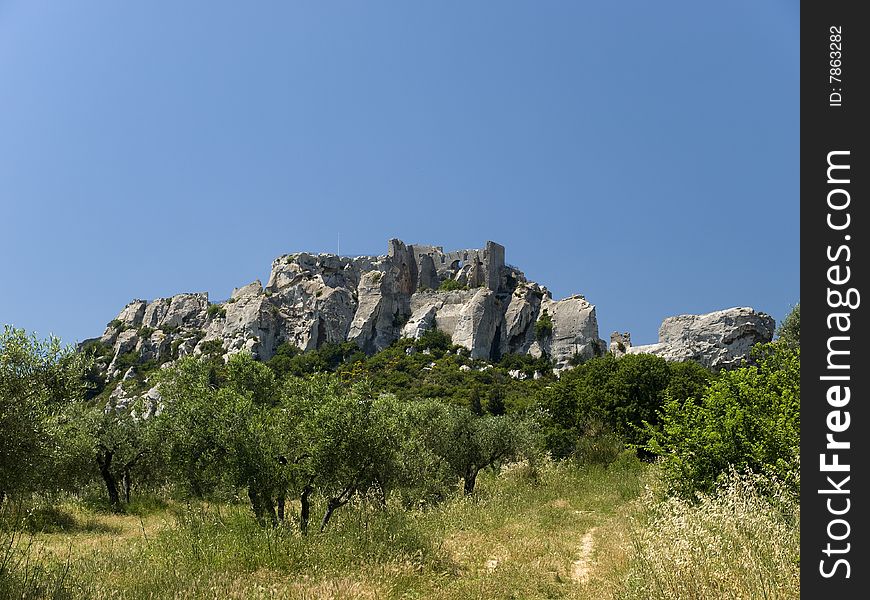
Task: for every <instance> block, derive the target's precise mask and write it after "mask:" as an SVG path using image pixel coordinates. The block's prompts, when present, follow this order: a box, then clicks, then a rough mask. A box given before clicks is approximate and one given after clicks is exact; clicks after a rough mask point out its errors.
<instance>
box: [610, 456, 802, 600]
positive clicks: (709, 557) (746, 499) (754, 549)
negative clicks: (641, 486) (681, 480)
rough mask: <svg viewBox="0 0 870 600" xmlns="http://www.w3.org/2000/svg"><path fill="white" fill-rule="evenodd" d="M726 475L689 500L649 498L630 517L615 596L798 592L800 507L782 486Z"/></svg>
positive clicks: (749, 597) (748, 596) (738, 596)
mask: <svg viewBox="0 0 870 600" xmlns="http://www.w3.org/2000/svg"><path fill="white" fill-rule="evenodd" d="M757 484H758V481H757V479H756V478H753V477H750V476H741V475H737V474H735V473H732V474H731V475H730V476H729V477H728V478H727V479H726V481H725V482H724V483H723V484H722V485H721V486H720V487H719V489H718V491H717V493H716V494H714V495H711V496H702V497H700V498H699V502H698V503H697V504H695V503H689V502H686V501H684V500H680V499H677V498H670V499H667V500H665V501H662V502H655V501H653V500H654V498H653V497H652V495H651V494H650V495H647V498H649V500H650V504H649V506H650V509H649V510H648V511H647V512H645V513H644V514H643V515H642V516H639V517H638V518H636V519H635V526H634V530H633V540H632V542H633V547H632V553H631V556H630V559H629V565H630V566H629V570H628V574H627V577H626V581H625V586H624V588H623V590H622V591H621V592H620V593H618V594H617V597H618V598H625V599H628V598H632V599H633V598H637V599H641V598H643V599H644V600H647V599H662V600H664V599H668V600H671V599H681V598H692V599H694V598H699V599H701V598H732V599H735V600H743V599H745V600H755V599H758V598H763V599H767V600H774V599H786V598H799V597H800V565H799V560H800V530H799V523H800V506H799V504H798V500H797V498H795V497H793V496H792V495H791V493H790V492H788V491H787V490H786V488H785V487H784V486H779V485H777V484H776V482H775V481H774V482H771V481H765V482H764V486H765V487H766V488H768V489H769V490H770V489H772V493H771V494H770V495H769V496H762V495H761V494H760V493H759V492H758V487H757Z"/></svg>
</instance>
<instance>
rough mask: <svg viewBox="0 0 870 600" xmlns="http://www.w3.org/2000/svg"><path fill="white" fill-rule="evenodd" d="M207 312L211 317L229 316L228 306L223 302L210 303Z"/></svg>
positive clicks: (221, 317)
mask: <svg viewBox="0 0 870 600" xmlns="http://www.w3.org/2000/svg"><path fill="white" fill-rule="evenodd" d="M205 312H206V314H207V315H208V317H209V318H210V319H223V318H224V317H226V316H227V308H226V307H225V306H223V305H222V304H209V305H208V308H207V309H206V311H205Z"/></svg>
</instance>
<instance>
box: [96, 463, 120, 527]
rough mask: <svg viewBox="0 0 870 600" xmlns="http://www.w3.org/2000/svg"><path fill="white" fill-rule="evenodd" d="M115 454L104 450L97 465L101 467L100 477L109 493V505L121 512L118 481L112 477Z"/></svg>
mask: <svg viewBox="0 0 870 600" xmlns="http://www.w3.org/2000/svg"><path fill="white" fill-rule="evenodd" d="M113 456H114V452H112V451H111V450H102V452H101V453H100V454H97V464H98V465H99V466H100V475H101V476H102V478H103V481H104V482H105V484H106V491H107V492H108V493H109V504H110V505H111V506H112V510H113V511H115V512H120V511H121V495H120V494H119V493H118V481H117V480H116V479H115V476H114V475H112V458H113Z"/></svg>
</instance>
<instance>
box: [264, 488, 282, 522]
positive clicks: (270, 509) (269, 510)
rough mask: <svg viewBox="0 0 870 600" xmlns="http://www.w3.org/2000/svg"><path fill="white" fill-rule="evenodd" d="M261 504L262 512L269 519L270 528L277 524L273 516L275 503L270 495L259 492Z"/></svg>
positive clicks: (275, 517) (276, 519)
mask: <svg viewBox="0 0 870 600" xmlns="http://www.w3.org/2000/svg"><path fill="white" fill-rule="evenodd" d="M260 498H261V502H262V503H263V512H264V513H265V514H266V516H268V517H269V523H270V524H271V525H272V527H275V526H276V525H277V524H278V518H277V516H275V502H274V501H273V500H272V494H267V493H266V492H262V491H261V492H260Z"/></svg>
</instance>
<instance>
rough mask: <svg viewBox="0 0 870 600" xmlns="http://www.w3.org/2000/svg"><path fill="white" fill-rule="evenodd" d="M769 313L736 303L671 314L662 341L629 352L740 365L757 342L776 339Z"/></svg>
mask: <svg viewBox="0 0 870 600" xmlns="http://www.w3.org/2000/svg"><path fill="white" fill-rule="evenodd" d="M774 331H775V322H774V320H773V318H772V317H771V316H770V315H767V314H765V313H763V312H756V311H755V310H754V309H752V308H748V307H735V308H728V309H725V310H718V311H715V312H711V313H706V314H702V315H679V316H676V317H669V318H667V319H665V320H664V321H663V322H662V325H661V327H660V328H659V343H657V344H649V345H645V346H634V347H631V348H628V349H627V350H628V353H629V354H641V353H647V354H655V355H657V356H661V357H663V358H665V359H667V360H671V361H683V360H694V361H696V362H698V363H700V364H702V365H704V366H705V367H708V368H710V369H714V370H719V369H727V368H732V367H736V366H739V365H741V364H742V363H743V362H745V361H746V360H747V359H748V358H749V355H750V351H751V350H752V347H753V346H754V345H755V344H758V343H766V342H769V341H771V340H772V339H773V334H774Z"/></svg>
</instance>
